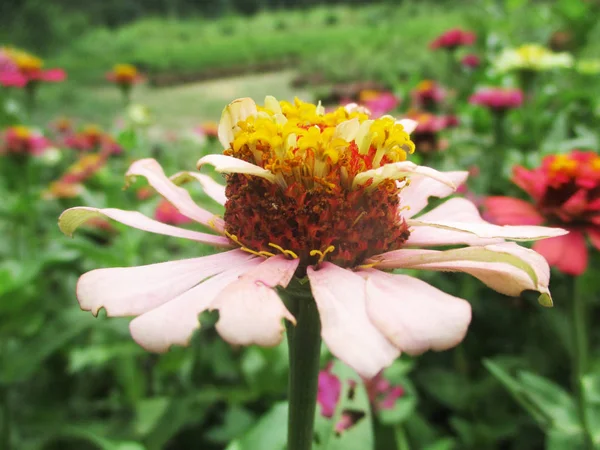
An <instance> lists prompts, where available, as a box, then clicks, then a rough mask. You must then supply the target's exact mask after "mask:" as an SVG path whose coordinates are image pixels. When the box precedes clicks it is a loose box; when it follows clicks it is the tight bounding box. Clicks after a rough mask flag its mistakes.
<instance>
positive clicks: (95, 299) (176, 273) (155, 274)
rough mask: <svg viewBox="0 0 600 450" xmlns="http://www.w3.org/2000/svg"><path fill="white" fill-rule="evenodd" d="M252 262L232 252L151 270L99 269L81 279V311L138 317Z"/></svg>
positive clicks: (142, 267)
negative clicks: (216, 276) (218, 275)
mask: <svg viewBox="0 0 600 450" xmlns="http://www.w3.org/2000/svg"><path fill="white" fill-rule="evenodd" d="M252 258H254V256H253V255H250V254H248V253H246V252H243V251H241V250H231V251H229V252H225V253H217V254H215V255H210V256H204V257H201V258H193V259H183V260H180V261H168V262H164V263H160V264H150V265H147V266H139V267H115V268H110V269H96V270H92V271H91V272H88V273H86V274H84V275H82V276H81V277H80V278H79V281H78V282H77V299H78V300H79V304H80V306H81V309H83V310H85V311H91V312H92V314H94V315H97V314H98V311H99V310H100V308H104V309H105V310H106V314H107V315H108V316H137V315H139V314H143V313H145V312H147V311H150V310H151V309H154V308H156V307H158V306H160V305H162V304H163V303H165V302H168V301H169V300H172V299H173V298H175V297H177V296H178V295H179V294H181V293H183V292H185V291H187V290H188V289H190V288H192V287H193V286H195V285H197V284H198V283H200V282H201V281H203V280H204V279H205V278H207V277H210V276H213V275H215V274H218V273H221V272H223V271H225V270H227V269H230V268H232V267H235V266H237V265H240V264H242V263H245V262H246V261H248V260H250V259H252Z"/></svg>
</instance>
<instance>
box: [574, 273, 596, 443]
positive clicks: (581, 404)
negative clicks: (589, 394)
mask: <svg viewBox="0 0 600 450" xmlns="http://www.w3.org/2000/svg"><path fill="white" fill-rule="evenodd" d="M580 280H581V277H573V279H572V284H571V286H572V304H573V316H572V320H573V325H572V328H573V366H574V374H573V388H574V391H575V397H576V400H577V407H578V410H579V420H580V421H581V427H582V429H583V436H584V441H585V448H586V450H594V441H593V439H592V432H591V428H590V421H589V417H588V408H587V398H586V392H585V387H584V385H583V377H584V375H585V374H586V372H587V359H588V338H587V311H586V310H587V308H586V302H585V299H584V298H583V296H582V295H581V292H580V289H579V284H580Z"/></svg>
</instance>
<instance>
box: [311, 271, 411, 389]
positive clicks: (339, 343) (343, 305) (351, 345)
mask: <svg viewBox="0 0 600 450" xmlns="http://www.w3.org/2000/svg"><path fill="white" fill-rule="evenodd" d="M307 272H308V279H309V280H310V287H311V290H312V293H313V296H314V298H315V302H316V303H317V308H318V310H319V315H320V317H321V335H322V337H323V340H324V341H325V344H327V347H329V350H330V351H331V353H333V355H335V356H336V357H338V358H339V359H341V360H342V361H343V362H345V363H346V364H348V365H349V366H350V367H352V368H353V369H354V370H356V371H357V372H358V373H359V374H360V375H361V376H363V377H366V378H372V377H374V376H375V375H377V373H378V372H379V371H380V370H382V369H383V368H385V367H387V366H389V365H390V364H391V363H392V362H393V361H394V360H395V359H396V358H397V357H398V356H399V355H400V352H399V351H398V349H397V348H396V347H394V346H393V345H392V344H391V343H390V342H389V341H388V340H387V339H386V337H385V336H384V335H383V334H382V333H381V331H379V330H378V329H377V328H376V327H375V326H374V325H373V323H371V321H370V320H369V317H368V316H367V310H366V286H365V285H366V281H365V280H364V279H363V278H362V277H361V276H359V275H357V274H355V273H354V272H352V271H350V270H346V269H342V268H341V267H338V266H336V265H334V264H331V263H327V262H325V263H322V264H321V265H320V267H319V269H318V270H315V269H314V268H312V267H309V268H308V271H307Z"/></svg>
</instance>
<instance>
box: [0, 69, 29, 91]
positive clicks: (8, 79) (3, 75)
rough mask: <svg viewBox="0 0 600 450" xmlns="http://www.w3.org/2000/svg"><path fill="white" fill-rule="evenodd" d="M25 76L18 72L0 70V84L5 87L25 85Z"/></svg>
mask: <svg viewBox="0 0 600 450" xmlns="http://www.w3.org/2000/svg"><path fill="white" fill-rule="evenodd" d="M26 84H27V78H25V77H24V76H23V75H21V74H20V73H19V72H0V85H2V86H6V87H19V88H22V87H25V85H26Z"/></svg>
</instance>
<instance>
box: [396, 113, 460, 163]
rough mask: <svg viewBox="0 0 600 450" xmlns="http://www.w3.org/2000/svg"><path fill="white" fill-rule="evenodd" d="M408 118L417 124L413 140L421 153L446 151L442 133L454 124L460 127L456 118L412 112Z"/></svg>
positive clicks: (412, 136)
mask: <svg viewBox="0 0 600 450" xmlns="http://www.w3.org/2000/svg"><path fill="white" fill-rule="evenodd" d="M406 117H407V118H408V119H411V120H414V121H415V122H416V124H417V126H416V127H415V129H414V131H413V133H412V135H411V139H412V140H413V141H414V143H415V146H418V148H419V150H420V152H422V153H425V154H426V153H433V152H437V151H442V150H445V149H446V146H447V143H446V142H444V141H443V140H442V139H440V132H441V131H442V130H445V129H446V128H448V127H449V125H452V124H453V122H455V123H456V125H458V119H457V118H456V117H455V116H438V115H435V114H431V113H428V112H421V111H415V110H412V111H409V112H408V113H407V114H406ZM448 117H450V119H448Z"/></svg>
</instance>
